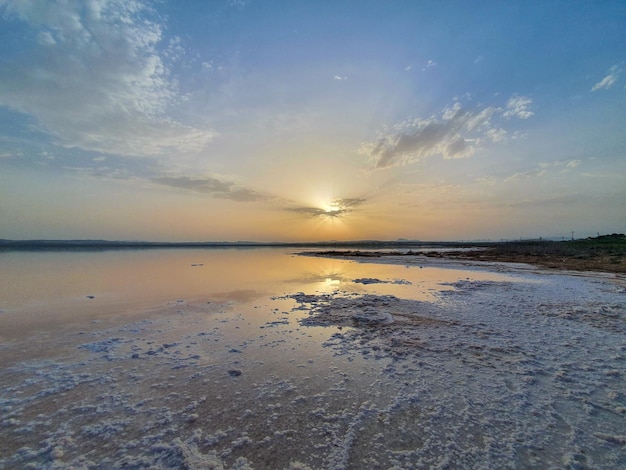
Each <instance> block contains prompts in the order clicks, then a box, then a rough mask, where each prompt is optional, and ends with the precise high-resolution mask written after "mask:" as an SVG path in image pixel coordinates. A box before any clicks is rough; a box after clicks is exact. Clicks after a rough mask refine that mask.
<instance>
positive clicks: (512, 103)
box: [502, 96, 535, 119]
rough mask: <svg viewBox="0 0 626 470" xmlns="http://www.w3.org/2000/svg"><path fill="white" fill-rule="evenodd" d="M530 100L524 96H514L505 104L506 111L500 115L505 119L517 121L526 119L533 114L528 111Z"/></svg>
mask: <svg viewBox="0 0 626 470" xmlns="http://www.w3.org/2000/svg"><path fill="white" fill-rule="evenodd" d="M531 104H532V100H531V99H530V98H527V97H525V96H514V97H513V98H511V99H510V100H508V101H507V102H506V109H505V111H504V112H503V113H502V116H503V117H505V118H512V117H516V118H518V119H528V118H529V117H531V116H532V115H534V114H535V113H534V112H532V111H531V110H530V105H531Z"/></svg>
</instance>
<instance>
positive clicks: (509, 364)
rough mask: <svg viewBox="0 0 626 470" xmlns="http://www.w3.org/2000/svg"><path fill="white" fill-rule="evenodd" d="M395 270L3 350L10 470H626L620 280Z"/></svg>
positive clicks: (1, 397)
mask: <svg viewBox="0 0 626 470" xmlns="http://www.w3.org/2000/svg"><path fill="white" fill-rule="evenodd" d="M386 260H387V261H393V260H389V259H386ZM365 261H367V262H369V261H371V260H370V259H369V258H368V259H366V260H365ZM375 261H376V262H377V263H380V262H381V261H380V259H376V260H375ZM428 262H429V261H428V260H426V259H420V260H419V264H420V265H421V266H425V267H426V268H428ZM436 262H438V263H440V262H439V261H436ZM345 263H348V261H345ZM401 263H402V266H396V267H395V268H394V269H396V271H395V272H393V273H391V274H390V275H389V276H387V277H381V276H380V274H377V272H373V273H372V274H371V275H361V277H351V278H349V279H348V280H347V281H346V282H341V283H339V284H338V288H334V289H330V290H328V289H326V290H322V289H317V290H309V291H306V292H305V291H295V292H294V291H289V290H288V287H289V284H285V285H284V286H282V288H283V291H280V292H278V291H276V292H272V293H268V294H267V295H263V296H261V295H259V294H258V293H255V295H253V296H244V297H240V298H239V300H233V299H230V300H228V299H226V298H220V299H217V297H216V298H214V299H211V300H213V301H211V302H210V303H207V300H206V299H204V300H202V301H200V300H198V301H186V300H184V299H178V298H174V299H173V300H172V301H171V302H170V304H169V305H168V306H166V307H165V308H163V309H160V310H155V311H152V312H150V314H149V315H147V316H146V317H145V318H144V319H139V320H136V321H126V322H124V321H122V322H120V323H118V324H115V325H108V326H107V325H101V324H90V329H89V330H88V331H84V330H83V331H81V330H77V329H68V330H63V331H61V332H59V333H58V334H56V335H54V336H50V335H48V336H46V335H39V336H33V337H31V338H27V339H25V340H24V341H13V342H7V343H5V344H4V345H3V346H2V349H3V351H2V352H3V359H2V361H3V362H2V369H0V383H1V384H2V385H1V388H0V410H1V421H0V468H2V469H13V468H58V469H63V468H77V469H80V468H130V469H133V468H135V469H140V468H142V469H143V468H155V469H156V468H189V469H207V468H208V469H222V468H234V469H250V468H256V469H260V468H291V469H318V468H320V469H321V468H323V469H329V468H330V469H343V468H485V469H493V468H499V469H505V468H606V469H609V468H610V469H613V468H626V447H625V446H626V433H625V431H624V430H626V392H624V390H626V340H625V338H626V335H625V333H626V289H625V288H624V285H625V284H624V281H625V280H624V278H623V277H618V276H608V275H607V276H603V275H580V274H577V275H572V274H568V273H555V272H547V271H541V270H536V269H529V268H528V267H526V266H511V265H505V264H498V265H493V264H491V265H488V266H487V267H486V268H485V267H481V266H478V265H472V266H471V267H467V266H465V267H464V266H462V265H459V264H453V263H447V264H446V266H447V267H449V268H456V269H465V271H463V272H459V273H460V274H459V276H457V280H455V281H445V282H439V283H438V288H437V289H436V290H429V296H427V297H423V296H421V295H420V296H417V291H418V290H419V289H421V288H422V287H420V286H421V285H420V281H419V278H418V277H416V275H415V274H414V271H416V272H417V273H418V274H419V273H420V272H424V271H427V269H424V270H420V269H419V268H416V267H413V268H411V269H408V270H407V269H406V268H405V267H404V265H405V264H406V257H405V258H404V259H402V260H401ZM188 266H190V265H189V264H188ZM368 266H369V267H371V269H372V270H373V271H375V270H374V268H373V265H369V264H364V265H361V266H360V267H361V268H362V269H364V270H367V269H368ZM207 268H208V263H207V264H205V266H204V267H203V268H202V269H204V270H206V269H207ZM190 269H191V268H190ZM389 269H391V268H389ZM482 269H490V270H494V269H496V270H498V271H500V272H506V276H501V277H499V278H498V277H495V276H492V275H490V274H489V273H488V272H485V271H482ZM196 271H197V272H200V271H202V270H201V269H197V268H195V270H194V272H196ZM403 272H404V273H405V276H404V277H406V282H396V281H397V280H402V279H403V277H402V273H403ZM381 278H382V279H393V281H391V282H388V283H379V282H371V283H370V282H358V280H359V279H361V280H363V279H381ZM350 279H353V280H354V281H350ZM355 284H357V286H355ZM369 284H371V286H370V285H369ZM363 288H369V289H371V290H369V291H363V290H360V289H363ZM380 288H389V289H397V290H395V291H378V290H376V289H380ZM285 289H287V290H285ZM401 289H402V290H401ZM411 289H413V290H411ZM427 289H433V287H432V285H430V284H429V285H428V287H427ZM412 292H414V293H416V294H415V297H413V296H412V294H411V293H412ZM400 293H403V294H404V295H399V294H400ZM418 297H419V298H420V299H421V300H417V298H418ZM216 299H217V300H218V301H214V300H216ZM95 300H97V299H94V301H95ZM7 315H8V314H7ZM5 316H6V315H4V314H3V318H4V317H5ZM83 328H84V325H83ZM35 341H37V342H38V343H37V344H38V348H40V350H41V351H44V353H41V354H39V355H34V354H27V355H24V356H23V357H22V356H21V355H20V351H26V350H28V349H29V347H30V345H31V344H34V342H35ZM4 353H7V354H4Z"/></svg>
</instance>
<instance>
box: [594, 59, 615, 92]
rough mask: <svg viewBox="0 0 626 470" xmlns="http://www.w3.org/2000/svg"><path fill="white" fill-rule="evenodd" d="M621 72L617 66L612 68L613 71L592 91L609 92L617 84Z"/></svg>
mask: <svg viewBox="0 0 626 470" xmlns="http://www.w3.org/2000/svg"><path fill="white" fill-rule="evenodd" d="M619 72H620V68H619V67H618V66H617V65H614V66H613V67H611V69H610V70H609V74H608V75H607V76H606V77H604V78H603V79H602V80H600V81H599V82H598V83H596V84H595V85H594V86H593V87H591V91H598V90H602V89H604V90H608V89H609V88H611V87H612V86H613V85H615V83H616V82H617V78H618V76H619Z"/></svg>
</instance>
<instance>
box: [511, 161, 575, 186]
mask: <svg viewBox="0 0 626 470" xmlns="http://www.w3.org/2000/svg"><path fill="white" fill-rule="evenodd" d="M580 163H581V161H580V160H557V161H553V162H543V163H539V164H538V165H537V168H534V169H531V170H528V171H524V172H519V173H514V174H512V175H510V176H508V177H506V178H504V179H503V181H504V182H510V181H515V180H519V179H524V178H534V177H541V176H546V174H548V171H555V170H558V169H560V171H559V172H560V173H567V172H569V171H570V170H572V169H574V168H578V167H579V166H580Z"/></svg>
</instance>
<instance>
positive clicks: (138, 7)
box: [0, 0, 216, 156]
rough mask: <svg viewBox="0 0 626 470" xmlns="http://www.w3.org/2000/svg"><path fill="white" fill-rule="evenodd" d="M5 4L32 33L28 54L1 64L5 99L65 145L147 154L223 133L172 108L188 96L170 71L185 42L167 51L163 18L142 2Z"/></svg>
mask: <svg viewBox="0 0 626 470" xmlns="http://www.w3.org/2000/svg"><path fill="white" fill-rule="evenodd" d="M3 12H4V15H3V19H4V20H5V21H7V22H9V21H20V22H21V23H22V24H25V25H27V26H28V27H30V28H31V29H32V31H33V32H34V34H33V35H32V36H31V37H32V38H33V40H32V43H25V44H24V47H29V48H30V49H31V51H30V52H29V53H28V54H21V55H16V56H15V57H13V58H12V59H11V60H10V61H5V62H4V63H3V64H2V67H0V106H5V107H8V108H10V109H13V110H15V111H18V112H20V113H23V114H25V115H29V116H32V117H34V118H35V119H36V122H37V125H38V126H39V127H40V129H42V130H44V131H45V132H47V133H48V134H49V135H51V136H53V138H54V140H55V141H56V142H57V143H58V144H59V145H62V146H65V147H77V148H82V149H85V150H94V151H99V152H103V153H110V154H117V155H127V156H147V155H159V154H164V153H165V152H169V151H174V152H196V151H198V150H200V149H202V148H204V147H205V146H206V145H207V143H208V142H210V141H211V140H212V139H213V138H214V137H215V136H216V133H215V131H213V130H211V129H198V128H195V127H193V126H190V125H186V124H184V123H180V122H177V121H175V120H173V119H171V118H169V117H168V116H167V113H168V111H169V110H171V109H172V107H174V106H176V105H177V103H179V102H180V101H181V99H182V97H181V95H180V94H179V92H178V90H177V87H176V82H175V80H174V79H173V78H172V76H171V69H172V61H174V60H176V59H177V57H179V56H180V55H181V54H182V50H181V46H180V41H179V40H176V38H174V39H173V40H171V41H170V42H169V43H168V44H165V47H164V48H163V50H162V51H161V50H160V49H159V47H160V43H161V42H163V40H164V35H163V30H164V28H163V25H162V23H161V19H160V18H159V17H158V16H157V15H156V14H155V13H154V12H153V11H152V9H151V8H150V7H149V6H147V5H146V4H144V3H143V2H142V1H141V0H134V1H128V2H120V1H114V0H91V1H89V2H67V1H61V0H50V1H46V2H24V1H17V0H8V1H6V2H5V3H4V9H3ZM27 37H28V36H27Z"/></svg>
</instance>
